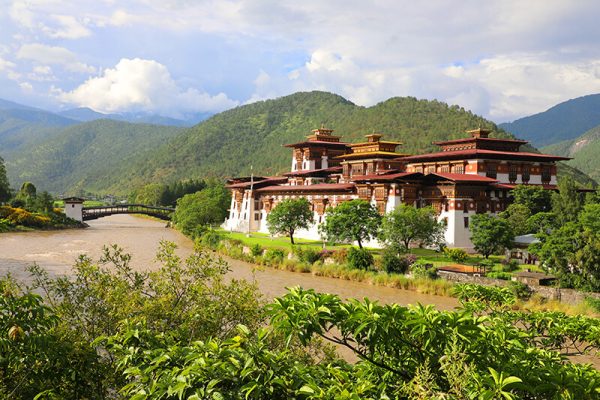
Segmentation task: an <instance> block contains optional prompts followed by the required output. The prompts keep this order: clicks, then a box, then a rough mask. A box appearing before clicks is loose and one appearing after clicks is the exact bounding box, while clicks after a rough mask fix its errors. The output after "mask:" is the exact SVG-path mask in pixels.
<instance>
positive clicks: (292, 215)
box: [267, 198, 313, 244]
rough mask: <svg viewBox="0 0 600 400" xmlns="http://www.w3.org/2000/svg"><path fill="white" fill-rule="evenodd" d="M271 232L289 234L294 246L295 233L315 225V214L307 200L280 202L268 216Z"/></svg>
mask: <svg viewBox="0 0 600 400" xmlns="http://www.w3.org/2000/svg"><path fill="white" fill-rule="evenodd" d="M267 223H268V225H269V232H271V233H272V234H277V233H280V234H287V235H288V236H289V237H290V242H291V243H292V244H294V232H296V231H297V230H298V229H308V228H309V227H310V225H311V224H312V223H313V212H312V210H311V207H310V203H309V202H308V200H306V199H305V198H300V199H285V200H283V201H281V202H279V203H278V204H277V205H276V206H275V207H274V208H273V209H272V210H271V212H270V213H269V215H268V216H267Z"/></svg>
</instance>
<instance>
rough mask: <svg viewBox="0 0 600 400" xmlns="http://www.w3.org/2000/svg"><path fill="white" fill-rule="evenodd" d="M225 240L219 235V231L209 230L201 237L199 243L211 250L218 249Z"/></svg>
mask: <svg viewBox="0 0 600 400" xmlns="http://www.w3.org/2000/svg"><path fill="white" fill-rule="evenodd" d="M221 240H223V236H222V235H221V234H219V233H218V232H217V231H215V230H212V229H209V230H207V231H206V232H204V234H203V235H202V236H201V237H200V240H199V241H198V242H199V243H200V245H202V246H204V247H208V248H211V249H216V248H217V247H219V243H221Z"/></svg>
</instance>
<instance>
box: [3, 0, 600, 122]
mask: <svg viewBox="0 0 600 400" xmlns="http://www.w3.org/2000/svg"><path fill="white" fill-rule="evenodd" d="M599 17H600V3H598V2H596V1H586V0H579V1H576V2H573V1H567V0H565V1H555V0H543V1H537V0H528V1H522V0H519V1H511V0H504V1H485V2H483V1H479V0H478V1H447V0H444V1H442V0H428V1H427V2H418V1H402V0H399V1H393V0H389V1H385V0H377V1H366V0H365V1H354V0H344V1H341V0H303V1H284V0H281V1H276V0H273V1H271V0H251V1H238V0H216V1H213V0H137V1H130V0H93V1H88V0H79V1H61V0H15V1H12V0H0V97H1V98H6V99H9V100H13V101H17V102H21V103H25V104H29V105H34V106H39V107H43V108H48V109H52V110H59V109H67V108H73V107H90V108H92V109H95V110H97V111H100V112H111V113H114V112H128V111H144V112H152V113H158V114H161V115H165V116H171V117H184V116H185V115H187V114H191V113H198V112H201V113H205V112H218V111H222V110H225V109H228V108H231V107H234V106H236V105H240V104H245V103H248V102H252V101H257V100H263V99H268V98H274V97H278V96H283V95H286V94H290V93H293V92H296V91H300V90H326V91H331V92H335V93H338V94H340V95H342V96H344V97H346V98H347V99H349V100H351V101H353V102H355V103H356V104H359V105H364V106H370V105H373V104H376V103H377V102H380V101H383V100H385V99H387V98H389V97H393V96H414V97H417V98H426V99H438V100H441V101H445V102H448V103H451V104H458V105H460V106H463V107H465V108H467V109H470V110H472V111H473V112H475V113H477V114H481V115H484V116H486V117H488V118H490V119H492V120H494V121H496V122H503V121H507V120H512V119H515V118H518V117H522V116H525V115H530V114H533V113H536V112H540V111H543V110H545V109H547V108H548V107H551V106H552V105H554V104H557V103H559V102H561V101H565V100H568V99H570V98H574V97H578V96H582V95H586V94H591V93H599V92H600V41H598V38H599V37H600V24H598V23H597V21H598V19H599Z"/></svg>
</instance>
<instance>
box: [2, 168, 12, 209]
mask: <svg viewBox="0 0 600 400" xmlns="http://www.w3.org/2000/svg"><path fill="white" fill-rule="evenodd" d="M10 197H11V191H10V184H9V182H8V178H7V177H6V167H5V166H4V159H3V158H2V157H0V203H5V202H7V201H8V200H10Z"/></svg>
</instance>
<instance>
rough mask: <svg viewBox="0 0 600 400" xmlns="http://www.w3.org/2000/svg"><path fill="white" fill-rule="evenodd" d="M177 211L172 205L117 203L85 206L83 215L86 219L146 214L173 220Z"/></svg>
mask: <svg viewBox="0 0 600 400" xmlns="http://www.w3.org/2000/svg"><path fill="white" fill-rule="evenodd" d="M174 211H175V209H174V208H171V207H157V206H148V205H146V204H115V205H112V206H99V207H84V208H83V209H82V217H83V220H84V221H89V220H92V219H97V218H101V217H107V216H109V215H115V214H144V215H150V216H152V217H156V218H160V219H163V220H171V216H172V214H173V212H174Z"/></svg>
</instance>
